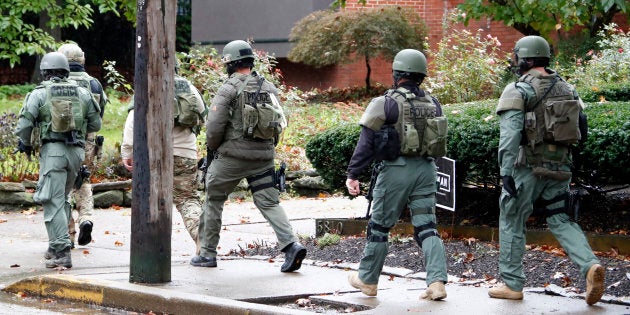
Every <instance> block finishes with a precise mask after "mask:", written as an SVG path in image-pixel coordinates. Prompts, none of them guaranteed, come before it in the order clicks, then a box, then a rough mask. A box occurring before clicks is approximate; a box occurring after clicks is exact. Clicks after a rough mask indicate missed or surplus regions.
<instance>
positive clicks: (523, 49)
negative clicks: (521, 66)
mask: <svg viewBox="0 0 630 315" xmlns="http://www.w3.org/2000/svg"><path fill="white" fill-rule="evenodd" d="M514 54H516V56H517V57H518V59H519V60H521V59H523V58H535V57H543V58H550V57H551V53H550V49H549V43H547V41H546V40H545V39H544V38H542V37H540V36H525V37H523V38H521V39H519V40H518V41H517V42H516V45H514Z"/></svg>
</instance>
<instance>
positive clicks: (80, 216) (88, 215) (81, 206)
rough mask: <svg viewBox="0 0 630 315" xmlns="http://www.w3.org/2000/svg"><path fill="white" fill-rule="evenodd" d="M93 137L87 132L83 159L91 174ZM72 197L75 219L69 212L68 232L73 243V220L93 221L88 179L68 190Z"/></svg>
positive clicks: (94, 148)
mask: <svg viewBox="0 0 630 315" xmlns="http://www.w3.org/2000/svg"><path fill="white" fill-rule="evenodd" d="M95 137H96V133H94V132H92V133H89V134H88V136H87V140H86V141H85V160H83V165H86V166H87V167H88V169H89V170H90V173H91V174H94V172H95V171H96V161H97V159H96V144H95V142H94V138H95ZM72 199H74V202H75V210H76V212H77V219H76V220H75V219H74V215H73V214H72V213H71V214H70V219H69V220H68V232H69V233H70V241H71V242H72V243H74V239H75V236H76V233H77V231H76V228H75V222H77V221H78V223H79V225H81V223H83V222H85V221H93V220H92V211H93V210H94V198H93V197H92V184H90V183H89V181H85V182H84V183H83V185H82V186H81V188H79V189H75V188H72V192H70V200H72ZM72 212H74V211H72Z"/></svg>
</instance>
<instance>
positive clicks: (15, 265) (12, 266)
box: [11, 264, 20, 268]
mask: <svg viewBox="0 0 630 315" xmlns="http://www.w3.org/2000/svg"><path fill="white" fill-rule="evenodd" d="M18 267H20V265H18V264H13V265H11V268H18Z"/></svg>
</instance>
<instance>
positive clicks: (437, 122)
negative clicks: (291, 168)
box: [422, 117, 448, 158]
mask: <svg viewBox="0 0 630 315" xmlns="http://www.w3.org/2000/svg"><path fill="white" fill-rule="evenodd" d="M447 135H448V124H447V120H446V117H435V118H429V119H427V127H426V129H425V130H424V137H422V149H423V150H425V152H424V154H425V155H427V156H430V157H434V158H438V157H443V156H445V155H446V140H447V139H446V137H447Z"/></svg>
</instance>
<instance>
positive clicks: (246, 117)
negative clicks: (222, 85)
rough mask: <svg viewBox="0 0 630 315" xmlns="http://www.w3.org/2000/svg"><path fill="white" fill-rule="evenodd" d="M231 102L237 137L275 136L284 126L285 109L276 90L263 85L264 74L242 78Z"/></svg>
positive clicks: (269, 137) (262, 137) (268, 138)
mask: <svg viewBox="0 0 630 315" xmlns="http://www.w3.org/2000/svg"><path fill="white" fill-rule="evenodd" d="M231 80H236V82H232V81H229V82H232V83H233V84H234V83H236V85H235V86H237V87H238V88H237V93H236V98H235V100H234V102H233V104H232V109H233V112H234V114H233V117H235V120H239V121H233V125H234V128H235V130H236V132H237V134H238V135H240V137H242V138H244V139H251V140H273V141H275V140H277V139H278V137H279V136H280V134H281V133H282V132H283V131H284V127H286V120H285V117H284V111H283V109H282V106H280V102H279V101H278V99H277V98H276V96H275V94H273V93H272V92H271V91H269V90H268V89H266V88H263V85H264V78H263V77H259V76H257V75H255V74H253V75H250V76H248V77H247V79H245V81H244V82H241V81H240V80H239V79H235V78H233V79H231Z"/></svg>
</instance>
